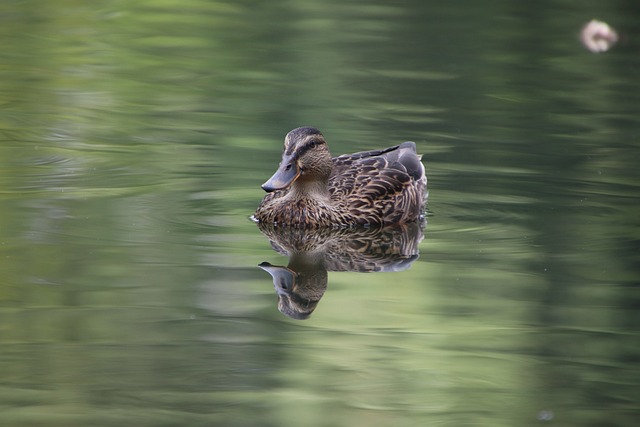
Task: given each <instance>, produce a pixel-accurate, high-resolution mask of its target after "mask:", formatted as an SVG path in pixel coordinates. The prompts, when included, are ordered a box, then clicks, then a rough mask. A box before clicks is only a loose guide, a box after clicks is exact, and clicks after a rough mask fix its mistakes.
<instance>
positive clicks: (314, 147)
mask: <svg viewBox="0 0 640 427" xmlns="http://www.w3.org/2000/svg"><path fill="white" fill-rule="evenodd" d="M331 168H332V161H331V154H330V153H329V148H328V147H327V142H326V141H325V139H324V136H323V135H322V133H320V131H319V130H318V129H316V128H312V127H301V128H297V129H294V130H292V131H291V132H289V133H288V134H287V136H286V137H285V139H284V150H283V152H282V161H281V162H280V166H279V167H278V170H277V171H276V173H274V174H273V176H272V177H271V178H269V180H268V181H267V182H265V183H264V184H262V188H263V190H264V191H266V192H272V191H275V190H282V189H285V188H287V187H289V186H290V185H291V184H293V183H294V182H299V183H305V182H324V183H326V182H327V180H328V179H329V175H331Z"/></svg>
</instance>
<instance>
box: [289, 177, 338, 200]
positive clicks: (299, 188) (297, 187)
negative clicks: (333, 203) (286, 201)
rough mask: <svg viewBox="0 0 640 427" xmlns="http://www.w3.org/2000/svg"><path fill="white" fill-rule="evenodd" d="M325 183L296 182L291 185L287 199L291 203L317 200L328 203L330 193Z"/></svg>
mask: <svg viewBox="0 0 640 427" xmlns="http://www.w3.org/2000/svg"><path fill="white" fill-rule="evenodd" d="M327 184H328V183H327V182H326V181H325V182H323V181H296V182H294V183H293V184H292V185H291V188H290V190H289V197H290V198H291V200H292V201H297V200H317V201H323V202H327V203H328V202H329V200H330V193H329V187H328V185H327Z"/></svg>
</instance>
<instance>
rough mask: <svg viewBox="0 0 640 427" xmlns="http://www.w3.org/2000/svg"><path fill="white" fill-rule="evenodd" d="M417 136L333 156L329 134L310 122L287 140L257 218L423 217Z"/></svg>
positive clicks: (326, 223)
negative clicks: (328, 142)
mask: <svg viewBox="0 0 640 427" xmlns="http://www.w3.org/2000/svg"><path fill="white" fill-rule="evenodd" d="M421 159H422V156H421V155H418V154H417V153H416V144H415V143H414V142H412V141H406V142H403V143H402V144H400V145H396V146H393V147H388V148H384V149H380V150H373V151H362V152H358V153H353V154H343V155H341V156H338V157H332V156H331V152H330V151H329V147H328V144H327V141H326V140H325V138H324V135H323V134H322V133H321V132H320V131H319V130H318V129H316V128H314V127H309V126H304V127H299V128H296V129H293V130H292V131H290V132H289V133H288V134H287V135H286V137H285V140H284V149H283V152H282V160H281V162H280V165H279V167H278V170H277V171H276V172H275V173H274V174H273V176H272V177H271V178H269V179H268V180H267V181H266V182H265V183H264V184H262V189H263V190H264V191H266V192H267V193H268V194H267V195H265V197H264V198H263V200H262V202H261V203H260V205H259V206H258V209H257V210H256V211H255V213H254V215H253V217H252V218H253V219H254V220H255V221H257V222H258V223H263V224H272V225H276V226H290V227H299V228H307V227H311V228H314V227H351V226H386V225H390V224H404V223H408V222H413V221H420V220H421V219H422V218H423V215H424V207H425V202H426V198H427V177H426V175H425V168H424V165H423V164H422V161H421Z"/></svg>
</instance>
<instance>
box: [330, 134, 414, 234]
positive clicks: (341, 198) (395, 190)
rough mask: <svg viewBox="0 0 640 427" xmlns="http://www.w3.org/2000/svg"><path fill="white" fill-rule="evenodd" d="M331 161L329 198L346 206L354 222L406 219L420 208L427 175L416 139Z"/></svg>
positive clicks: (389, 221) (390, 221)
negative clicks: (332, 165)
mask: <svg viewBox="0 0 640 427" xmlns="http://www.w3.org/2000/svg"><path fill="white" fill-rule="evenodd" d="M333 162H334V167H333V172H332V174H331V176H330V177H329V191H330V192H331V198H332V199H334V200H335V201H336V202H338V203H339V204H341V205H343V206H345V207H346V208H347V209H348V210H349V213H350V215H351V216H353V217H354V218H355V219H356V222H357V223H359V224H388V223H397V222H405V221H410V220H413V219H416V218H417V217H418V216H419V215H420V213H421V212H422V209H423V207H424V190H425V188H426V176H425V173H424V166H423V165H422V162H420V156H418V155H417V154H416V145H415V143H413V142H410V141H407V142H404V143H402V144H400V145H397V146H395V147H390V148H386V149H383V150H373V151H362V152H359V153H354V154H345V155H342V156H338V157H334V158H333Z"/></svg>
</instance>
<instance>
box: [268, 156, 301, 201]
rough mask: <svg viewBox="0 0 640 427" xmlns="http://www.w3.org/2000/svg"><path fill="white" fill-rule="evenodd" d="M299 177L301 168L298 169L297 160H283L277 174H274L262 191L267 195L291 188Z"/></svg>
mask: <svg viewBox="0 0 640 427" xmlns="http://www.w3.org/2000/svg"><path fill="white" fill-rule="evenodd" d="M299 175H300V168H299V167H298V165H297V163H296V161H295V160H292V159H282V162H281V163H280V167H278V170H277V171H276V173H274V174H273V176H272V177H271V178H269V180H268V181H267V182H265V183H264V184H262V189H263V190H264V191H266V192H267V193H270V192H272V191H276V190H282V189H284V188H287V187H288V186H290V185H291V183H292V182H293V181H295V180H296V178H298V176H299Z"/></svg>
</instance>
